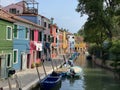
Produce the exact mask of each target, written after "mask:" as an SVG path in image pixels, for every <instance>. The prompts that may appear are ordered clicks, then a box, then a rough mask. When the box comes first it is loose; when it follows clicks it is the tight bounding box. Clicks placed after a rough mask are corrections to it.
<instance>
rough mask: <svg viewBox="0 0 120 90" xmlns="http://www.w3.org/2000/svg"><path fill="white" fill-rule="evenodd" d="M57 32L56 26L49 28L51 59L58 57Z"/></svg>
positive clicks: (52, 25)
mask: <svg viewBox="0 0 120 90" xmlns="http://www.w3.org/2000/svg"><path fill="white" fill-rule="evenodd" d="M57 32H58V27H57V25H56V24H51V27H50V33H51V36H52V43H51V57H52V58H56V57H57V55H58V51H57V50H58V49H57Z"/></svg>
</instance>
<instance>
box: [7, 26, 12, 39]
mask: <svg viewBox="0 0 120 90" xmlns="http://www.w3.org/2000/svg"><path fill="white" fill-rule="evenodd" d="M8 28H11V36H10V39H8ZM6 40H12V26H7V27H6Z"/></svg>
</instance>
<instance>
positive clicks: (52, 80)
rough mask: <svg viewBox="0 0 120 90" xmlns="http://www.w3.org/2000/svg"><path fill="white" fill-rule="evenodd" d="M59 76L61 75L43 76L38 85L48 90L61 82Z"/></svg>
mask: <svg viewBox="0 0 120 90" xmlns="http://www.w3.org/2000/svg"><path fill="white" fill-rule="evenodd" d="M61 77H62V76H61V75H55V74H54V75H52V74H50V75H48V76H47V77H45V78H44V79H43V80H41V82H40V86H41V88H42V89H44V90H50V89H51V88H53V87H54V86H56V85H58V84H59V83H61Z"/></svg>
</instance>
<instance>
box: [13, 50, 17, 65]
mask: <svg viewBox="0 0 120 90" xmlns="http://www.w3.org/2000/svg"><path fill="white" fill-rule="evenodd" d="M14 51H17V54H16V62H14ZM16 63H18V49H14V50H13V64H16Z"/></svg>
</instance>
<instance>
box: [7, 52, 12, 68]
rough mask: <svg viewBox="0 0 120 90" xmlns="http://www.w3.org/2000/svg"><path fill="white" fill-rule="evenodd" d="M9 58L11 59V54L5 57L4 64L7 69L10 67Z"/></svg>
mask: <svg viewBox="0 0 120 90" xmlns="http://www.w3.org/2000/svg"><path fill="white" fill-rule="evenodd" d="M11 58H12V55H11V54H7V55H6V62H7V63H6V65H7V67H10V66H11Z"/></svg>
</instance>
